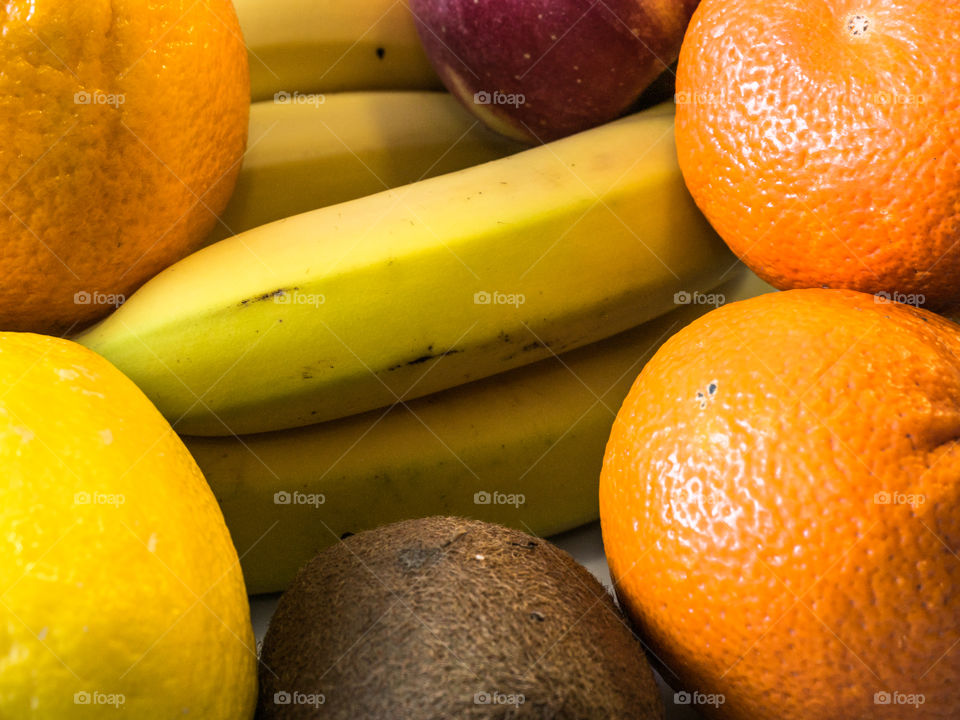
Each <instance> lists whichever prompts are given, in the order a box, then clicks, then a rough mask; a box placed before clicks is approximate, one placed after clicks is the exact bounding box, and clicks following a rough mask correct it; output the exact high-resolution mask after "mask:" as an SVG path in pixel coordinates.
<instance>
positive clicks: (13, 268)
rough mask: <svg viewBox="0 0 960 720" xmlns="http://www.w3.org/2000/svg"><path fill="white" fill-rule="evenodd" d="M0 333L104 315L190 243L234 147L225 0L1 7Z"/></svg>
mask: <svg viewBox="0 0 960 720" xmlns="http://www.w3.org/2000/svg"><path fill="white" fill-rule="evenodd" d="M0 64H2V67H3V72H2V73H0V237H2V238H3V244H2V249H0V275H2V277H3V278H4V281H3V284H2V287H0V329H4V330H22V329H29V330H35V331H42V332H64V331H67V330H70V329H72V328H76V327H79V326H80V325H83V324H86V323H89V322H90V321H92V320H95V319H96V318H98V317H100V316H102V315H105V314H106V313H108V312H109V311H110V310H111V309H113V307H115V306H116V305H117V304H118V303H120V302H122V300H123V298H124V297H125V296H126V295H128V294H129V293H131V292H132V291H133V290H134V289H135V288H136V287H137V286H139V285H140V284H141V283H143V282H144V281H145V280H147V279H148V278H150V277H151V276H152V275H155V274H156V273H157V272H158V271H160V270H161V269H163V268H164V267H166V266H167V265H170V264H171V263H173V262H175V261H176V260H179V259H180V258H181V257H183V256H185V255H187V254H189V253H190V252H191V251H192V250H193V249H194V248H196V247H198V246H199V245H200V243H201V242H202V241H203V239H204V236H205V235H206V234H207V233H208V232H209V231H210V229H211V228H212V227H213V225H214V223H215V222H216V216H217V214H218V213H219V212H220V211H221V210H222V209H223V208H224V206H225V205H226V203H227V200H228V199H229V196H230V193H231V192H232V190H233V185H234V182H235V180H236V176H237V173H238V172H239V169H240V160H241V158H242V155H243V151H244V147H245V144H246V133H247V116H248V108H249V97H250V95H249V83H250V80H249V75H248V72H247V55H246V50H245V48H244V45H243V39H242V37H241V35H240V29H239V24H238V22H237V18H236V14H235V13H234V10H233V5H232V3H231V2H230V0H200V1H199V2H196V1H195V0H174V1H172V2H162V3H161V2H152V3H147V2H142V1H141V2H131V1H130V0H113V1H112V2H107V0H12V1H11V2H7V3H5V4H4V6H3V9H0Z"/></svg>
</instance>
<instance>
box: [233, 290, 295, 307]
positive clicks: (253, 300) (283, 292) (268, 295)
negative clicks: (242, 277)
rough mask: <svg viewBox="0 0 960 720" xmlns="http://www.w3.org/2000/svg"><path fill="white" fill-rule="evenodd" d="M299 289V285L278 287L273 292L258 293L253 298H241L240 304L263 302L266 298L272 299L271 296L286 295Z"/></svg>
mask: <svg viewBox="0 0 960 720" xmlns="http://www.w3.org/2000/svg"><path fill="white" fill-rule="evenodd" d="M299 289H300V288H299V287H292V288H278V289H277V290H274V291H273V292H268V293H264V294H263V295H258V296H257V297H252V298H247V299H246V300H241V301H240V306H241V307H243V306H244V305H252V304H253V303H258V302H263V301H264V300H270V299H271V298H277V297H282V296H283V295H286V294H287V293H291V292H295V291H297V290H299Z"/></svg>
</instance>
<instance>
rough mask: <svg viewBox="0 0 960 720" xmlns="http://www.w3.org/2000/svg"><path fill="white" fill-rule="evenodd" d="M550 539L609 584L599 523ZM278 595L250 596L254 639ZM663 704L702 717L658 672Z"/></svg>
mask: <svg viewBox="0 0 960 720" xmlns="http://www.w3.org/2000/svg"><path fill="white" fill-rule="evenodd" d="M550 540H551V541H552V542H554V543H556V544H557V545H558V546H559V547H561V548H563V549H564V550H566V551H567V552H568V553H570V554H571V555H573V557H574V558H576V559H577V561H578V562H580V563H581V564H582V565H584V566H585V567H586V568H587V569H588V570H589V571H590V572H592V573H593V574H594V575H595V576H596V577H597V579H599V580H600V582H601V583H603V585H604V586H605V587H606V588H608V589H609V588H610V587H611V583H610V573H609V572H608V571H607V560H606V558H605V557H604V554H603V542H602V540H601V538H600V524H599V523H594V524H592V525H585V526H584V527H582V528H579V529H577V530H572V531H570V532H568V533H564V534H562V535H557V536H554V537H552V538H550ZM278 599H279V595H259V596H254V597H252V598H251V599H250V600H251V608H252V615H253V630H254V632H255V633H256V635H257V642H258V643H259V642H260V641H261V640H263V635H264V633H265V632H266V630H267V624H268V623H269V621H270V616H271V615H272V614H273V611H274V609H275V608H276V606H277V600H278ZM657 680H658V682H659V683H660V689H661V693H662V695H663V704H664V705H665V706H666V708H667V718H668V720H700V718H701V717H702V716H701V715H699V714H698V713H695V712H693V711H692V710H691V709H690V707H688V706H683V705H676V704H675V703H674V702H673V690H672V689H670V688H668V687H667V686H666V684H665V683H664V682H663V680H662V679H661V678H660V677H659V676H658V677H657Z"/></svg>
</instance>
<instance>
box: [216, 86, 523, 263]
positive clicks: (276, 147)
mask: <svg viewBox="0 0 960 720" xmlns="http://www.w3.org/2000/svg"><path fill="white" fill-rule="evenodd" d="M247 147H248V150H247V154H246V156H245V157H244V159H243V169H242V170H241V171H240V177H239V178H238V179H237V186H236V189H235V190H234V193H233V196H232V198H231V199H230V204H229V205H227V207H226V209H225V210H224V211H223V213H221V215H220V223H219V224H218V226H217V227H216V228H215V229H214V231H213V233H211V235H210V237H209V238H208V240H207V242H208V244H209V243H212V242H216V241H217V240H222V239H223V238H225V237H229V236H231V235H236V234H237V233H240V232H243V231H244V230H249V229H250V228H254V227H257V226H259V225H265V224H266V223H268V222H273V221H274V220H280V219H281V218H285V217H290V216H291V215H296V214H298V213H302V212H307V211H308V210H315V209H316V208H320V207H324V206H326V205H333V204H335V203H338V202H345V201H347V200H353V199H354V198H358V197H363V196H365V195H371V194H373V193H376V192H380V191H381V190H383V189H385V188H392V187H397V186H398V185H406V184H407V183H411V182H415V181H417V180H421V179H423V178H427V177H434V176H436V175H442V174H444V173H448V172H453V171H454V170H461V169H462V168H466V167H471V166H472V165H479V164H480V163H484V162H487V161H489V160H495V159H497V158H499V157H505V156H507V155H511V154H513V153H515V152H519V151H520V150H523V149H524V146H522V145H520V144H518V143H514V142H512V141H510V140H507V139H505V138H503V137H502V136H500V135H498V134H497V133H494V132H492V131H490V130H487V129H486V128H485V127H484V126H483V124H482V123H480V122H479V121H477V120H476V119H474V117H473V116H472V115H470V113H468V112H467V111H466V110H464V109H463V108H462V107H461V106H460V104H459V103H458V102H457V101H456V100H455V99H454V98H453V96H452V95H449V94H447V93H438V92H359V93H334V94H332V95H325V96H323V97H322V98H319V97H318V98H315V100H314V101H313V102H309V103H295V102H294V101H293V99H292V98H288V99H287V102H285V103H278V102H273V101H270V102H260V103H254V104H253V105H251V106H250V132H249V141H248V143H247Z"/></svg>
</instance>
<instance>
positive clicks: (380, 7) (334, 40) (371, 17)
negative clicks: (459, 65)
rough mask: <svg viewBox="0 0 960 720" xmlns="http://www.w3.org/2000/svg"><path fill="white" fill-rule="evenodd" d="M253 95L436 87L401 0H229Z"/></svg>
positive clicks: (437, 83)
mask: <svg viewBox="0 0 960 720" xmlns="http://www.w3.org/2000/svg"><path fill="white" fill-rule="evenodd" d="M233 4H234V6H235V7H236V9H237V16H238V17H239V18H240V28H241V30H243V38H244V41H245V42H246V44H247V49H248V55H249V59H250V90H251V97H252V98H253V100H255V101H256V100H267V99H273V97H274V94H275V93H278V92H286V93H290V94H293V93H295V92H302V93H326V92H338V91H342V90H441V89H443V85H442V84H441V82H440V79H439V78H438V77H437V75H436V73H435V72H434V71H433V68H432V67H431V66H430V62H429V61H428V60H427V56H426V55H425V54H424V52H423V47H422V46H421V44H420V38H419V37H418V36H417V29H416V25H415V24H414V21H413V15H412V14H411V12H410V8H409V7H408V5H407V2H406V0H352V2H345V1H344V0H234V2H233Z"/></svg>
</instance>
